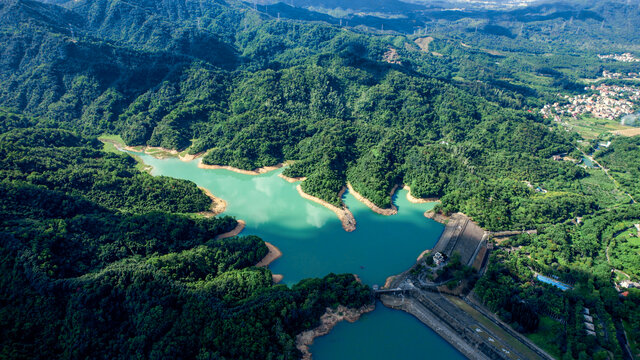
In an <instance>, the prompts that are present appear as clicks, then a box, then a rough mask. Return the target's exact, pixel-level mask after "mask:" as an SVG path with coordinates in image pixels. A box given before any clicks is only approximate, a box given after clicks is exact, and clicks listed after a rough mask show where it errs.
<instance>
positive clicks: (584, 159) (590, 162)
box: [582, 156, 598, 168]
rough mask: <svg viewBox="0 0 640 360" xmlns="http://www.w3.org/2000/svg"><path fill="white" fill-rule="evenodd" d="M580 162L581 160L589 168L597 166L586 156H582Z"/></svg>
mask: <svg viewBox="0 0 640 360" xmlns="http://www.w3.org/2000/svg"><path fill="white" fill-rule="evenodd" d="M582 162H583V163H584V164H585V165H586V166H587V167H590V168H597V167H598V166H596V164H594V163H593V161H591V159H589V158H588V157H586V156H583V157H582Z"/></svg>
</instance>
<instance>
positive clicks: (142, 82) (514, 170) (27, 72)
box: [0, 0, 594, 229]
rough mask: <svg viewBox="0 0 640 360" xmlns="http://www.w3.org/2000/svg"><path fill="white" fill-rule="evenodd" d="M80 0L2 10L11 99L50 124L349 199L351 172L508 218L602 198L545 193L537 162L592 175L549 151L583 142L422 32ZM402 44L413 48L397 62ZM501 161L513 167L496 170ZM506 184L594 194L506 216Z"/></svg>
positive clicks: (570, 176) (384, 199) (448, 204)
mask: <svg viewBox="0 0 640 360" xmlns="http://www.w3.org/2000/svg"><path fill="white" fill-rule="evenodd" d="M64 6H65V7H59V6H53V5H45V4H41V3H37V2H32V1H29V0H12V1H5V2H4V3H3V5H2V9H1V10H0V19H2V20H3V21H2V34H3V37H4V39H3V42H2V52H3V54H4V56H3V57H2V59H3V62H2V65H1V66H0V73H1V74H2V77H0V80H1V83H2V89H3V90H2V91H4V93H1V94H0V99H1V102H2V104H3V105H5V106H9V107H11V108H13V109H15V110H16V111H24V112H26V113H29V114H33V115H37V116H39V117H40V118H41V119H42V121H41V123H40V124H41V125H40V126H55V127H62V128H65V129H69V130H74V131H79V132H81V133H83V134H86V135H98V134H101V133H105V132H107V133H119V134H121V135H122V138H123V139H124V140H125V142H127V144H129V145H149V146H161V147H165V148H169V149H178V150H182V149H185V148H187V149H188V150H189V152H190V153H192V154H197V153H201V152H206V155H205V156H204V159H203V161H204V163H206V164H220V165H231V166H235V167H239V168H242V169H254V168H257V167H262V166H267V165H274V164H277V163H279V162H282V161H284V160H295V162H294V163H293V165H292V166H290V167H289V168H287V170H286V171H285V174H286V175H290V176H305V177H307V180H306V181H305V182H303V184H302V187H303V190H304V191H306V192H308V193H310V194H313V195H316V196H319V197H321V198H323V199H325V200H327V201H329V202H331V203H333V204H336V205H339V204H340V203H341V199H340V198H338V193H339V192H340V189H341V188H342V186H343V185H344V184H345V183H346V182H347V181H348V182H350V183H351V184H352V185H353V187H354V188H355V189H356V190H357V191H358V192H360V193H361V194H362V195H363V196H365V197H367V198H369V199H370V200H371V201H373V202H374V203H375V204H377V205H378V206H381V207H388V206H390V201H391V199H390V197H389V195H388V194H389V191H390V189H391V188H392V187H393V186H394V185H395V184H398V183H402V182H404V183H407V184H409V185H410V186H411V187H412V189H413V192H414V195H416V196H421V197H433V196H444V198H443V203H444V205H445V206H444V209H446V210H447V211H459V210H465V211H467V212H468V213H469V214H473V216H474V217H477V218H478V220H479V221H480V222H481V224H483V225H485V226H487V227H490V228H492V229H493V228H495V229H498V228H510V227H514V226H515V227H520V226H527V227H529V226H533V225H535V224H538V223H545V222H549V221H556V220H562V219H566V218H570V217H572V216H575V215H579V214H581V213H584V212H585V211H589V209H591V208H593V206H594V204H593V201H592V200H589V199H582V200H580V199H576V198H574V197H572V196H571V195H570V194H569V195H566V196H565V195H558V196H557V198H554V199H547V198H538V199H535V200H534V199H532V196H533V193H532V192H531V191H529V190H528V189H526V188H524V187H522V186H520V185H516V184H518V183H520V184H521V181H523V180H527V181H530V182H539V181H540V179H541V178H544V176H545V175H542V176H541V174H534V173H533V172H532V171H531V167H532V166H533V167H535V166H538V165H536V164H546V165H545V169H546V170H544V172H545V173H548V174H551V176H553V177H556V176H561V177H562V178H563V179H565V180H567V181H574V180H578V179H580V178H581V177H584V176H585V174H583V173H580V172H579V171H575V170H573V169H569V168H568V167H566V166H564V165H562V164H556V163H552V162H550V161H548V160H547V158H549V157H550V156H551V155H553V154H556V153H562V152H569V151H571V149H572V146H573V145H572V141H573V140H572V139H571V138H570V137H568V136H567V135H566V134H564V133H562V132H558V131H556V130H554V129H553V128H550V127H548V126H546V123H545V122H544V121H543V120H542V119H541V118H540V117H538V116H537V115H534V114H532V113H529V112H526V111H522V110H521V107H522V102H523V98H522V95H520V94H517V93H515V92H513V91H503V90H497V89H492V88H491V86H490V85H489V87H486V86H485V87H478V86H476V85H473V86H471V85H470V84H461V83H459V82H455V81H451V80H450V76H451V73H450V71H451V70H452V69H455V68H456V66H458V65H454V64H448V62H447V61H445V60H443V59H441V58H438V57H433V56H427V55H425V54H422V53H420V52H419V51H416V50H415V44H414V45H411V44H413V42H411V41H410V40H409V39H407V38H406V37H402V36H396V37H393V36H384V37H375V36H369V35H366V34H359V33H356V32H350V31H343V30H341V29H340V28H338V27H334V26H329V25H322V24H305V23H299V22H293V21H283V20H281V21H279V20H277V19H273V18H271V17H270V16H268V15H265V14H261V13H259V12H255V11H252V10H250V9H247V8H246V7H245V6H244V5H242V4H239V3H237V4H236V3H234V2H231V3H229V4H223V3H216V2H200V3H192V2H189V1H166V2H154V1H142V0H141V1H135V2H127V3H122V2H112V1H108V0H101V1H89V0H87V1H78V2H72V3H68V4H64ZM14 14H19V16H15V15H14ZM125 14H127V15H125ZM67 19H71V20H72V21H67ZM27 29H28V31H27ZM27 49H29V51H27ZM390 49H393V51H396V52H397V54H398V56H399V58H398V59H397V60H393V61H392V60H389V59H387V61H385V60H384V59H385V58H386V56H388V55H385V54H386V53H387V52H388V51H390ZM478 95H486V96H484V98H483V97H481V96H478ZM485 98H486V99H485ZM487 99H488V100H487ZM438 153H441V154H443V155H442V156H440V160H438V161H436V163H430V161H429V160H428V159H430V158H432V157H433V156H434V154H438ZM436 156H437V155H436ZM520 158H523V159H526V161H524V162H523V161H520V160H515V159H520ZM496 162H499V163H501V164H503V165H506V164H509V165H510V166H509V167H505V168H504V169H505V171H504V172H502V173H500V174H499V176H496V175H498V174H496V172H495V171H494V170H493V169H494V168H495V165H496V164H495V163H496ZM523 164H527V165H526V167H527V168H526V169H525V168H523V166H525V165H523ZM435 178H437V179H438V180H437V181H435V182H433V181H432V180H433V179H435ZM425 180H426V181H425ZM504 181H511V182H513V185H506V184H503V182H504ZM461 183H464V184H468V185H466V186H463V187H460V186H459V185H460V184H461ZM504 186H508V187H514V186H515V188H521V189H520V190H514V191H516V192H517V193H518V195H516V196H518V197H521V198H522V201H523V202H525V203H532V204H535V205H532V206H535V207H540V206H542V207H543V208H544V207H549V206H551V207H554V208H556V207H557V206H558V204H574V205H575V203H576V202H579V203H580V205H579V206H577V207H574V208H573V209H569V208H568V207H564V208H557V209H556V210H557V211H554V212H553V215H552V216H551V217H549V216H547V215H545V216H535V217H529V218H527V219H523V218H519V217H514V216H506V217H501V219H499V220H494V218H495V216H494V215H493V214H494V213H499V212H503V211H505V208H504V205H502V204H501V203H500V202H484V201H481V202H478V201H472V200H471V198H472V197H474V196H476V197H477V196H478V195H477V194H478V193H479V191H477V190H478V189H479V188H486V189H488V190H487V191H489V193H490V192H493V191H497V189H500V188H502V187H504ZM465 189H468V190H469V191H468V192H467V190H465ZM472 193H473V194H476V195H473V196H472V195H471V194H472ZM445 195H446V196H445ZM508 212H513V210H508ZM492 219H493V220H492Z"/></svg>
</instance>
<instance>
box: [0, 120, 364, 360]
mask: <svg viewBox="0 0 640 360" xmlns="http://www.w3.org/2000/svg"><path fill="white" fill-rule="evenodd" d="M0 117H1V118H2V120H3V121H2V131H1V133H0V159H1V160H0V192H1V193H2V196H1V197H0V243H1V244H0V257H1V258H2V261H0V264H1V265H0V266H1V267H2V274H3V276H2V277H1V280H0V309H1V310H0V328H1V329H2V330H0V332H1V334H2V339H1V340H0V343H1V345H0V357H2V358H10V359H52V358H96V357H100V358H110V359H116V358H121V359H130V358H132V357H143V358H175V359H181V358H218V359H267V358H274V359H276V358H279V359H295V358H297V357H298V356H299V354H298V350H297V349H296V348H295V343H294V339H295V335H296V334H298V333H300V332H302V331H304V330H307V329H309V328H311V327H313V326H315V325H316V323H317V322H318V319H319V317H320V315H321V314H322V313H324V311H325V308H326V307H328V306H336V305H338V304H343V305H347V306H352V307H360V306H363V305H366V304H369V303H370V302H371V294H370V291H369V289H368V288H367V287H366V286H364V285H362V284H360V283H358V282H356V281H355V279H354V278H353V276H352V275H328V276H327V277H325V278H324V279H310V280H305V281H302V282H300V283H299V284H297V285H295V286H294V287H293V288H291V289H290V288H288V287H286V286H274V285H272V279H271V272H270V271H269V270H266V269H264V268H256V267H253V265H255V264H256V263H258V262H259V261H260V260H261V259H262V258H263V257H264V256H265V255H266V254H267V252H268V249H267V247H266V246H265V245H264V242H263V241H262V240H261V239H259V238H258V237H256V236H247V237H235V238H231V239H225V240H215V237H216V236H217V235H218V234H221V233H224V232H227V231H229V230H231V229H233V228H234V227H235V226H236V224H237V223H236V221H235V220H234V219H233V218H230V217H221V218H206V217H202V216H197V215H193V214H188V213H194V212H200V211H206V210H208V209H209V208H210V206H211V200H210V199H209V198H208V197H207V196H206V195H204V194H203V193H202V191H201V190H199V189H198V188H197V187H196V185H195V184H193V183H190V182H187V181H183V180H175V179H170V178H164V177H151V176H150V175H148V174H146V173H141V172H139V171H138V170H137V169H136V168H135V165H136V162H135V161H134V160H133V159H132V158H130V157H128V156H126V155H116V154H113V153H106V152H103V151H102V150H101V148H102V143H100V142H98V141H97V140H96V139H95V138H91V137H85V136H81V135H77V134H74V133H72V132H70V131H68V130H60V129H53V128H45V127H33V126H34V125H38V120H37V119H31V118H29V117H24V116H18V115H15V114H11V113H7V112H2V113H1V114H0ZM177 213H182V214H177Z"/></svg>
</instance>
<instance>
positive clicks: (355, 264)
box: [135, 153, 462, 360]
mask: <svg viewBox="0 0 640 360" xmlns="http://www.w3.org/2000/svg"><path fill="white" fill-rule="evenodd" d="M135 155H136V156H138V157H139V158H141V159H142V160H143V161H144V163H145V164H147V165H150V166H151V167H152V170H151V173H152V174H153V175H156V176H157V175H162V176H170V177H174V178H180V179H187V180H191V181H193V182H195V183H196V184H197V185H199V186H202V187H204V188H206V189H208V190H210V191H211V192H212V193H213V194H214V195H215V196H217V197H218V198H221V199H224V200H225V201H226V202H227V209H226V211H225V213H224V214H227V215H231V216H235V217H236V218H237V219H242V220H245V221H246V227H245V230H244V231H243V232H242V235H249V234H255V235H258V236H260V237H261V238H262V239H264V240H265V241H268V242H270V243H272V244H274V245H275V246H277V247H278V248H279V249H280V250H281V251H282V253H283V256H282V257H281V258H279V259H278V260H276V261H275V262H273V263H272V264H271V265H270V269H271V270H272V271H273V273H275V274H282V275H284V280H283V283H285V284H287V285H291V284H294V283H296V282H298V281H300V280H301V279H304V278H308V277H322V276H325V275H327V274H328V273H331V272H333V273H354V274H357V275H358V276H359V277H360V278H361V279H362V281H363V282H365V283H367V284H370V285H373V284H384V282H385V279H386V278H387V277H388V276H391V275H395V274H398V273H400V272H402V271H404V270H406V269H407V268H409V267H410V266H411V265H412V264H413V263H415V260H416V258H417V256H418V255H419V254H420V253H421V252H422V251H423V250H425V249H429V248H432V247H433V245H434V244H435V242H436V241H437V239H438V238H439V236H440V234H441V233H442V231H443V230H444V227H443V226H442V225H441V224H439V223H437V222H435V221H432V220H430V219H427V218H425V217H424V215H423V213H424V211H425V210H428V209H430V208H432V207H433V206H434V204H433V203H430V204H413V203H410V202H409V201H408V200H407V199H406V191H405V190H400V191H398V192H397V195H396V196H395V199H394V203H395V205H396V206H397V207H398V214H397V215H393V216H383V215H379V214H376V213H374V212H373V211H371V210H370V209H369V208H367V207H366V206H365V205H364V204H362V203H360V202H359V201H358V200H356V199H355V198H354V197H353V196H352V195H351V194H349V193H347V194H345V196H344V199H343V200H344V202H345V204H346V205H347V206H348V207H349V209H350V210H351V212H352V213H353V215H354V217H355V219H356V222H357V229H356V230H355V231H353V232H350V233H349V232H346V231H344V230H343V229H342V226H341V223H340V220H339V219H338V218H337V216H336V215H335V214H334V213H333V212H332V211H330V210H328V209H326V208H325V207H323V206H321V205H319V204H316V203H314V202H312V201H309V200H306V199H304V198H302V197H301V196H300V195H299V194H298V192H297V190H296V186H297V185H298V183H294V184H291V183H289V182H287V181H285V180H283V179H281V178H280V177H278V176H277V175H278V174H279V173H280V172H282V169H280V170H276V171H272V172H269V173H266V174H262V175H257V176H254V175H243V174H238V173H235V172H232V171H228V170H222V169H220V170H210V169H201V168H198V166H197V165H198V162H199V160H195V161H191V162H183V161H180V160H179V159H177V158H168V159H156V158H154V157H152V156H150V155H146V154H140V153H135ZM376 349H377V350H376ZM385 349H387V350H385ZM391 349H395V350H394V351H395V352H394V353H393V354H392V353H391V352H389V351H391ZM311 351H312V352H313V353H314V359H316V360H330V359H353V358H355V357H356V356H361V355H366V357H367V358H369V359H390V358H398V357H396V355H402V358H443V357H442V356H444V358H447V359H454V358H462V356H461V355H460V354H459V353H457V352H456V351H455V350H453V348H452V347H451V346H450V345H449V344H448V343H446V342H445V341H444V340H443V339H442V338H440V337H439V336H438V335H437V334H435V333H434V332H433V331H432V330H431V329H429V328H428V327H426V326H424V325H422V324H421V323H420V322H419V321H418V320H416V319H415V318H413V317H412V316H410V315H408V314H405V313H402V312H400V311H393V310H389V309H386V308H384V306H383V305H381V304H378V306H377V308H376V310H375V311H373V312H372V313H369V314H365V315H364V316H363V318H362V319H361V320H360V321H358V322H356V323H354V324H347V323H340V324H339V325H338V326H337V327H336V328H335V329H334V331H332V332H331V333H330V334H329V335H327V336H324V337H322V338H319V339H317V340H316V343H315V344H314V345H313V346H312V348H311Z"/></svg>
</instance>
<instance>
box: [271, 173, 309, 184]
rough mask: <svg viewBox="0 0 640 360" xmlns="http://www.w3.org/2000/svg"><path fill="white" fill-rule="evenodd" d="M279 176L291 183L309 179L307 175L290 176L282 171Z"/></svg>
mask: <svg viewBox="0 0 640 360" xmlns="http://www.w3.org/2000/svg"><path fill="white" fill-rule="evenodd" d="M278 177H280V178H282V179H285V180H286V181H288V182H290V183H294V182H298V181H305V180H307V178H306V177H289V176H285V175H282V173H280V174H278Z"/></svg>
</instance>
